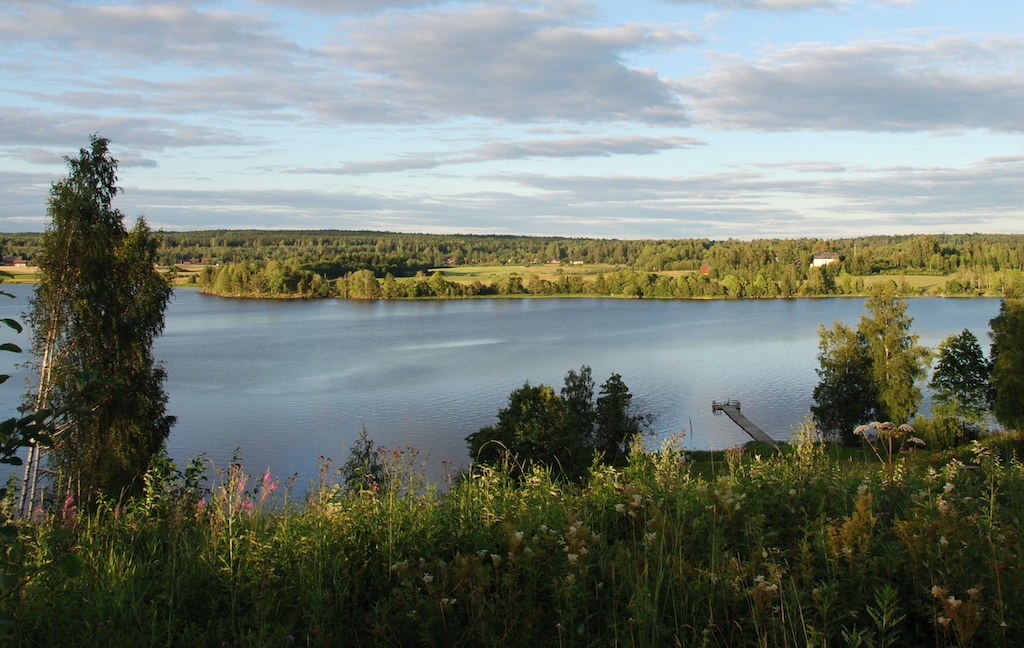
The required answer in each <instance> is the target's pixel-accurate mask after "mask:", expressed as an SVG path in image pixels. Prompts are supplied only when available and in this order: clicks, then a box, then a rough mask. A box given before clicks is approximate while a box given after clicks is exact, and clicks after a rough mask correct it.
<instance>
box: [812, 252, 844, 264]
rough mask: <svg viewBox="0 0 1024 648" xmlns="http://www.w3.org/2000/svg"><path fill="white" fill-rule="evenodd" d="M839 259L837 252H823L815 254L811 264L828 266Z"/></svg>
mask: <svg viewBox="0 0 1024 648" xmlns="http://www.w3.org/2000/svg"><path fill="white" fill-rule="evenodd" d="M838 260H839V255H838V254H836V253H835V252H821V253H818V254H815V255H814V260H813V261H811V265H813V266H814V267H815V268H820V267H821V266H826V265H828V264H830V263H835V262H836V261H838Z"/></svg>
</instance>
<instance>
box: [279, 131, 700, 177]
mask: <svg viewBox="0 0 1024 648" xmlns="http://www.w3.org/2000/svg"><path fill="white" fill-rule="evenodd" d="M703 144H704V142H702V141H701V140H698V139H695V138H692V137H684V136H680V135H667V136H665V137H647V136H621V137H573V138H563V139H545V140H522V141H505V142H491V143H487V144H482V145H480V146H478V147H476V148H474V149H471V150H469V151H465V152H460V153H456V154H447V155H442V154H435V155H412V156H407V157H403V158H398V159H395V160H386V161H371V162H350V163H348V164H344V165H342V166H340V167H321V168H301V169H295V170H294V171H292V173H328V174H338V175H362V174H368V173H392V172H399V171H410V170H414V169H432V168H435V167H439V166H444V165H450V164H468V163H474V162H493V161H499V160H521V159H528V158H581V157H610V156H613V155H651V154H654V153H658V152H661V151H664V150H670V149H679V148H689V147H692V146H701V145H703Z"/></svg>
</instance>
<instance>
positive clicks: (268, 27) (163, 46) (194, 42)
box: [0, 4, 300, 74]
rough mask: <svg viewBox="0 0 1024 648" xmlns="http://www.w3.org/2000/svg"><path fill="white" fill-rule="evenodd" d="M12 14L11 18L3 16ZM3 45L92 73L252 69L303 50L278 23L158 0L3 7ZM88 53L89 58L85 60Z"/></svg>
mask: <svg viewBox="0 0 1024 648" xmlns="http://www.w3.org/2000/svg"><path fill="white" fill-rule="evenodd" d="M4 14H6V16H4ZM0 17H3V19H2V20H0V43H3V44H4V45H5V46H6V47H8V48H19V47H27V48H30V49H31V50H32V51H34V53H36V54H37V55H39V56H40V57H41V58H42V59H43V61H47V60H52V59H59V60H62V61H65V62H66V63H68V64H70V65H73V66H74V68H80V69H87V70H88V72H89V73H90V74H96V73H103V71H105V70H106V69H108V67H109V66H108V65H107V64H104V63H101V62H100V61H99V60H97V58H96V57H103V58H104V59H107V61H109V62H110V64H112V65H113V66H115V67H124V66H131V67H137V66H139V65H140V64H143V63H148V64H157V65H161V66H167V65H169V64H173V63H187V64H188V65H190V66H194V67H195V68H198V69H204V68H205V69H208V68H211V67H223V66H227V67H232V68H248V67H251V66H252V65H253V63H254V62H256V61H258V62H260V64H261V65H262V66H266V65H271V64H274V62H275V61H280V60H286V59H287V57H289V56H292V55H295V54H297V53H298V52H299V51H300V49H299V48H298V46H297V45H296V44H295V43H293V42H292V41H290V40H288V39H286V38H282V37H281V36H279V35H277V34H276V31H275V30H276V29H278V27H279V26H278V25H275V24H273V23H270V22H268V21H266V20H264V19H262V18H260V17H256V16H250V15H245V14H240V13H235V12H229V11H224V10H210V11H198V10H196V9H193V8H190V7H180V6H170V5H152V6H144V7H128V6H113V5H111V6H88V5H77V4H67V5H64V6H49V5H35V4H33V5H31V7H30V8H27V9H25V10H23V11H18V10H17V9H16V8H11V7H9V6H8V7H6V8H4V9H0ZM83 55H87V59H88V60H85V61H83V60H81V57H82V56H83Z"/></svg>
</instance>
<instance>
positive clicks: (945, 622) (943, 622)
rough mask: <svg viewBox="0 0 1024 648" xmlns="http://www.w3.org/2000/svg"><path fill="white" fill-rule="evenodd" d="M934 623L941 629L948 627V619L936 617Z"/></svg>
mask: <svg viewBox="0 0 1024 648" xmlns="http://www.w3.org/2000/svg"><path fill="white" fill-rule="evenodd" d="M935 622H936V623H938V624H939V625H940V626H942V627H943V628H946V627H949V617H944V616H937V617H935Z"/></svg>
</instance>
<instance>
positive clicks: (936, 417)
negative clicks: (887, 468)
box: [810, 282, 1024, 447]
mask: <svg viewBox="0 0 1024 648" xmlns="http://www.w3.org/2000/svg"><path fill="white" fill-rule="evenodd" d="M865 309H866V310H867V314H866V315H864V316H862V317H861V319H860V322H859V324H858V325H857V327H856V328H853V327H850V326H847V325H846V324H844V323H842V322H835V323H833V325H832V328H831V329H830V328H826V327H825V325H822V326H821V327H820V330H819V353H818V361H819V368H818V370H817V373H818V377H819V379H820V381H819V383H818V385H817V386H816V387H815V389H814V394H813V397H814V404H813V405H812V406H811V409H810V411H811V415H812V417H813V419H814V422H815V425H816V427H817V429H818V430H819V431H820V432H821V433H822V434H823V435H824V436H825V437H827V438H831V439H833V440H837V441H842V442H846V443H853V442H857V441H859V440H862V439H863V438H865V435H867V434H871V435H874V434H877V431H878V429H879V427H880V426H883V425H888V426H891V427H886V428H884V429H887V430H893V429H896V428H897V426H900V425H907V424H911V423H913V424H914V425H918V426H922V427H923V428H924V429H926V430H927V432H926V433H924V434H925V436H927V437H928V438H929V441H931V442H932V443H937V444H938V445H940V446H942V447H952V446H954V445H957V444H958V443H962V442H963V441H965V440H968V439H972V438H977V435H978V433H979V432H980V431H981V429H982V428H983V427H984V426H985V423H986V421H987V420H988V417H989V415H990V414H991V416H992V417H994V418H995V420H996V421H997V422H998V423H999V424H1001V425H1002V426H1004V427H1005V428H1007V429H1012V430H1021V429H1024V301H1022V299H1021V298H1020V297H1019V296H1011V297H1008V298H1005V299H1003V301H1002V303H1001V305H1000V309H999V314H998V315H996V317H994V318H993V319H992V320H990V322H989V327H990V329H989V337H990V339H991V347H990V352H989V356H988V358H986V357H985V353H984V351H983V350H982V347H981V344H980V343H979V342H978V339H977V337H976V336H975V335H974V334H973V333H972V332H971V331H970V330H967V329H964V330H963V331H961V332H960V333H957V334H952V335H950V336H949V337H947V338H946V339H945V340H943V341H942V343H941V344H940V345H939V346H938V347H937V349H935V351H934V352H933V351H932V350H930V349H928V348H926V347H923V346H921V345H920V344H919V343H918V337H917V336H916V335H914V334H913V333H911V324H912V322H913V318H911V317H909V316H908V315H907V304H906V302H905V301H904V300H903V299H901V298H900V297H899V296H898V295H897V290H896V285H895V284H894V283H892V282H888V283H881V284H878V285H877V286H875V287H874V288H872V290H871V293H870V295H869V297H868V299H867V300H866V302H865ZM932 360H934V361H935V363H936V364H935V369H934V371H933V372H932V378H931V381H930V382H929V383H928V385H929V387H930V388H931V389H932V392H933V401H934V403H933V407H932V417H930V418H929V419H924V418H922V417H916V418H915V414H916V413H917V411H918V408H919V407H920V406H921V400H922V393H921V386H922V384H923V383H924V379H925V378H926V377H927V375H928V368H929V365H930V364H931V362H932ZM868 422H872V423H870V424H869V423H868ZM869 425H870V426H874V430H868V429H866V428H867V427H868V426H869ZM905 429H907V430H909V428H905ZM922 431H923V430H922ZM858 437H860V438H858Z"/></svg>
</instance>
